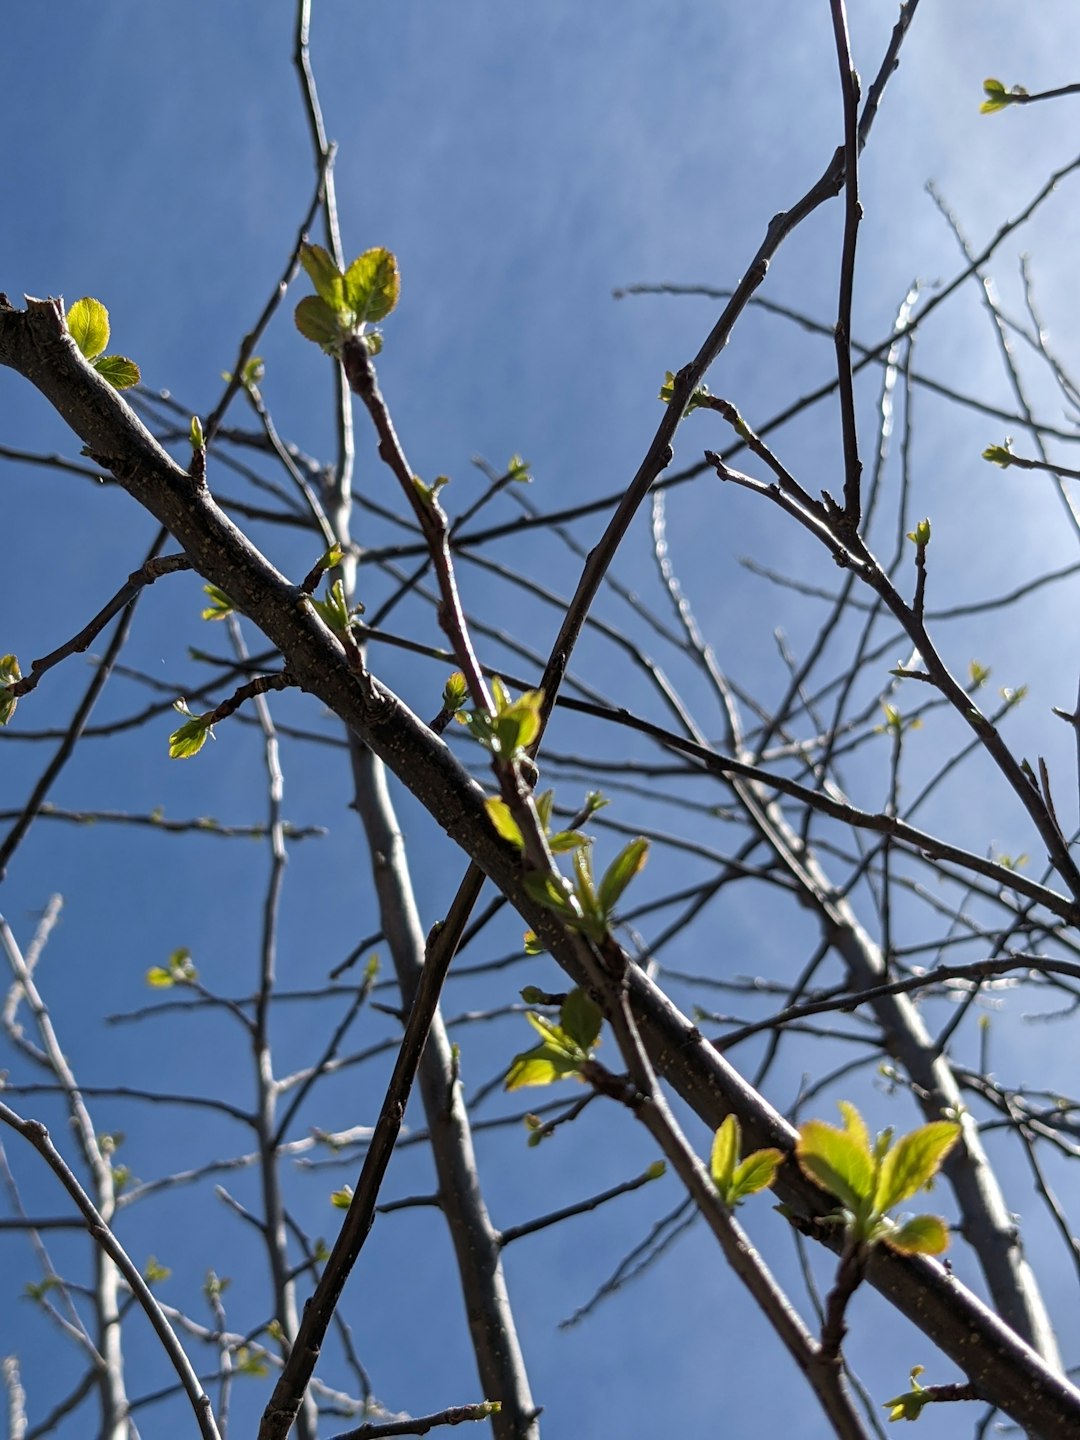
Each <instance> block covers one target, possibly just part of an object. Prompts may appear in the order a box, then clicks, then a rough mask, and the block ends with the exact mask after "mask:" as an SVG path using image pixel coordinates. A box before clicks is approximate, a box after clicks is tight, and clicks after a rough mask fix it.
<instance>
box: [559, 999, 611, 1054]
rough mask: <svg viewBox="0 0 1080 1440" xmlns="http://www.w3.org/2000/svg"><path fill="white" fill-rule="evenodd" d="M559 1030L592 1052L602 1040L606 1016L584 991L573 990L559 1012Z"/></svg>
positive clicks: (582, 1047)
mask: <svg viewBox="0 0 1080 1440" xmlns="http://www.w3.org/2000/svg"><path fill="white" fill-rule="evenodd" d="M559 1022H560V1024H559V1028H560V1029H561V1030H562V1032H563V1033H564V1034H565V1035H568V1036H569V1037H570V1039H571V1040H572V1041H573V1042H574V1043H575V1044H576V1045H579V1046H580V1047H581V1049H582V1050H585V1051H591V1050H592V1049H593V1048H594V1047H595V1045H596V1044H597V1042H598V1040H599V1038H600V1027H601V1026H602V1025H603V1023H604V1016H603V1013H602V1012H601V1009H600V1006H599V1005H597V1004H596V1002H595V1001H594V1000H592V999H590V997H589V996H588V995H586V993H585V991H584V990H581V989H577V990H571V991H570V994H569V995H567V997H566V999H565V1000H564V1001H563V1003H562V1008H561V1009H560V1011H559Z"/></svg>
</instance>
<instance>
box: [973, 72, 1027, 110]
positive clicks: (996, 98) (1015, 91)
mask: <svg viewBox="0 0 1080 1440" xmlns="http://www.w3.org/2000/svg"><path fill="white" fill-rule="evenodd" d="M983 94H984V95H985V96H986V99H985V100H984V101H983V103H982V104H981V105H980V106H979V113H980V115H993V114H994V112H995V111H996V110H1005V109H1006V108H1007V107H1008V106H1009V105H1016V104H1017V103H1019V104H1021V105H1022V104H1023V103H1024V101H1025V100H1026V99H1027V95H1028V92H1027V91H1026V90H1025V89H1024V87H1023V85H1014V86H1013V87H1012V89H1011V90H1006V89H1005V86H1004V85H1003V84H1002V82H1001V81H1000V80H993V79H991V80H984V81H983Z"/></svg>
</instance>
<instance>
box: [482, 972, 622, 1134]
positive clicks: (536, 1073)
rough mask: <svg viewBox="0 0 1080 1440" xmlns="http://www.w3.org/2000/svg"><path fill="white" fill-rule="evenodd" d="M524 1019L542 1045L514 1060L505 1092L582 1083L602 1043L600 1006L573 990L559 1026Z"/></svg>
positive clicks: (532, 1016) (539, 1019) (530, 1014)
mask: <svg viewBox="0 0 1080 1440" xmlns="http://www.w3.org/2000/svg"><path fill="white" fill-rule="evenodd" d="M525 1018H526V1019H527V1020H528V1022H529V1024H530V1025H531V1026H532V1027H533V1029H534V1030H535V1031H536V1032H537V1033H538V1034H539V1036H540V1044H539V1045H536V1046H534V1047H533V1049H531V1050H525V1051H522V1053H521V1054H520V1055H516V1056H515V1057H514V1060H513V1062H512V1064H511V1066H510V1069H509V1070H508V1071H507V1072H506V1081H505V1086H506V1089H507V1090H520V1089H521V1088H522V1087H523V1086H525V1085H550V1084H551V1083H552V1081H553V1080H567V1079H571V1078H574V1079H580V1078H581V1070H582V1066H583V1065H585V1064H586V1063H587V1062H588V1061H590V1060H591V1059H592V1058H593V1054H594V1052H595V1050H596V1047H597V1046H598V1045H599V1043H600V1027H601V1025H602V1024H603V1015H602V1014H601V1011H600V1007H599V1005H597V1004H596V1003H595V1001H593V1000H591V999H590V998H589V996H588V995H586V993H585V991H584V990H580V989H578V990H571V992H570V994H569V995H567V997H566V999H565V1000H564V1001H563V1003H562V1006H561V1008H560V1010H559V1019H558V1022H556V1021H554V1020H548V1019H547V1018H546V1017H545V1016H543V1015H538V1014H537V1013H536V1011H534V1010H530V1011H529V1012H528V1014H527V1015H526V1017H525ZM537 1139H539V1136H537ZM529 1143H530V1144H535V1143H536V1140H534V1139H533V1137H532V1136H530V1137H529Z"/></svg>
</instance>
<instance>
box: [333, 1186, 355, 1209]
mask: <svg viewBox="0 0 1080 1440" xmlns="http://www.w3.org/2000/svg"><path fill="white" fill-rule="evenodd" d="M352 1197H353V1188H352V1186H351V1185H342V1187H341V1189H340V1190H335V1191H333V1192H332V1194H331V1196H330V1204H331V1205H333V1207H334V1208H335V1210H347V1209H348V1208H349V1206H350V1205H351V1204H352Z"/></svg>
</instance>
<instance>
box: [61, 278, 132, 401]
mask: <svg viewBox="0 0 1080 1440" xmlns="http://www.w3.org/2000/svg"><path fill="white" fill-rule="evenodd" d="M64 318H65V320H66V321H67V328H68V333H69V334H70V335H71V338H72V339H73V340H74V341H75V344H76V345H77V346H78V347H79V349H80V351H81V352H82V355H83V358H84V359H86V360H89V362H90V364H91V365H92V366H93V367H94V369H95V370H96V371H97V372H98V374H99V375H100V376H101V377H102V379H104V380H107V381H108V382H109V384H110V385H112V386H113V387H114V388H115V389H117V390H127V389H129V388H130V387H131V386H132V385H137V384H138V383H139V367H138V365H136V364H135V361H134V360H128V359H127V358H126V357H125V356H123V355H105V354H103V353H102V352H103V351H104V349H105V346H106V345H108V343H109V312H108V310H106V309H105V306H104V305H102V303H101V301H100V300H94V299H91V297H90V296H89V295H84V296H83V298H82V299H81V300H76V301H75V303H74V305H72V307H71V309H70V310H69V311H68V312H67V315H66V316H65V317H64Z"/></svg>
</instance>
